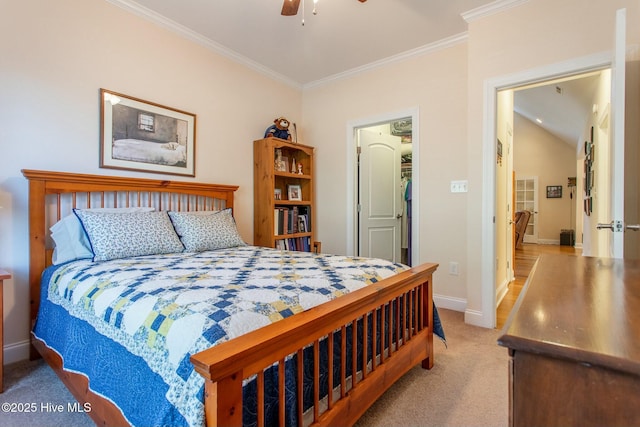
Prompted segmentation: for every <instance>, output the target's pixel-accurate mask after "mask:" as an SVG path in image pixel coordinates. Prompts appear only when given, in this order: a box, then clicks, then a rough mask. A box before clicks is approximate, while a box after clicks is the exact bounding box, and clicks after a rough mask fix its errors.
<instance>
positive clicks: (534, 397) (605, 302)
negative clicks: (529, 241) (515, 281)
mask: <svg viewBox="0 0 640 427" xmlns="http://www.w3.org/2000/svg"><path fill="white" fill-rule="evenodd" d="M503 333H504V334H503V335H502V336H501V337H500V339H499V340H498V343H499V344H500V345H502V346H504V347H507V348H508V349H509V354H510V355H511V360H510V362H509V371H510V379H509V405H510V408H509V424H510V425H511V426H539V427H541V426H581V427H584V426H617V425H620V426H623V425H625V426H639V425H640V261H628V260H613V259H603V258H588V257H579V256H578V257H575V256H566V255H543V256H542V257H541V258H540V259H539V261H538V262H537V264H536V266H535V267H534V269H533V271H532V275H531V276H529V281H528V283H527V285H526V286H525V289H524V290H523V292H522V294H521V295H520V298H519V300H518V302H517V304H516V306H515V307H514V310H513V312H512V313H511V316H510V318H509V320H508V321H507V324H506V325H505V328H504V330H503Z"/></svg>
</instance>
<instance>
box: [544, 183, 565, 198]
mask: <svg viewBox="0 0 640 427" xmlns="http://www.w3.org/2000/svg"><path fill="white" fill-rule="evenodd" d="M560 198H562V185H548V186H547V199H560Z"/></svg>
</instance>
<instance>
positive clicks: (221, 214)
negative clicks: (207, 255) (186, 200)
mask: <svg viewBox="0 0 640 427" xmlns="http://www.w3.org/2000/svg"><path fill="white" fill-rule="evenodd" d="M169 216H170V217H171V221H172V222H173V226H174V227H175V229H176V232H177V233H178V235H179V236H180V240H181V241H182V244H183V245H184V248H185V251H187V252H202V251H212V250H215V249H224V248H233V247H236V246H245V245H246V243H245V242H244V241H243V240H242V237H240V235H239V234H238V228H237V227H236V222H235V221H234V219H233V216H232V215H231V209H225V210H222V211H211V212H209V213H208V214H206V213H204V212H202V211H200V212H169Z"/></svg>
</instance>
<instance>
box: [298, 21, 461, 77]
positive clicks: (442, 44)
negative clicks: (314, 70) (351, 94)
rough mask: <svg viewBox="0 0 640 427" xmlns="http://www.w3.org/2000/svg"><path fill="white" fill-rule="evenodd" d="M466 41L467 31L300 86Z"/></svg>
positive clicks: (364, 70)
mask: <svg viewBox="0 0 640 427" xmlns="http://www.w3.org/2000/svg"><path fill="white" fill-rule="evenodd" d="M466 42H467V32H466V31H465V32H464V33H459V34H456V35H454V36H451V37H447V38H444V39H442V40H438V41H436V42H433V43H429V44H426V45H424V46H420V47H417V48H415V49H411V50H407V51H405V52H402V53H399V54H397V55H393V56H389V57H387V58H384V59H381V60H379V61H374V62H370V63H369V64H365V65H362V66H360V67H356V68H352V69H350V70H347V71H344V72H341V73H338V74H334V75H332V76H329V77H326V78H323V79H319V80H315V81H313V82H310V83H306V84H304V85H303V86H302V88H303V89H310V88H313V87H317V86H322V85H325V84H328V83H331V82H334V81H337V80H342V79H346V78H348V77H352V76H355V75H357V74H361V73H364V72H366V71H371V70H374V69H376V68H381V67H385V66H387V65H391V64H396V63H398V62H402V61H406V60H408V59H411V58H416V57H419V56H422V55H426V54H429V53H433V52H436V51H439V50H443V49H447V48H449V47H452V46H455V45H457V44H461V43H466Z"/></svg>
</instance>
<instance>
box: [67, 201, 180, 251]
mask: <svg viewBox="0 0 640 427" xmlns="http://www.w3.org/2000/svg"><path fill="white" fill-rule="evenodd" d="M74 212H75V214H76V215H77V216H78V219H80V222H81V223H82V226H83V227H84V229H85V231H86V232H87V236H88V237H89V242H90V243H91V249H92V250H93V260H94V261H108V260H111V259H118V258H128V257H133V256H140V255H156V254H168V253H176V252H182V251H183V250H184V247H183V246H182V243H181V242H180V238H179V237H178V235H177V234H176V232H175V230H174V229H173V226H172V225H171V220H170V219H169V216H168V215H167V213H166V212H129V213H120V212H118V213H114V212H91V211H83V210H80V209H77V210H76V209H74Z"/></svg>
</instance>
